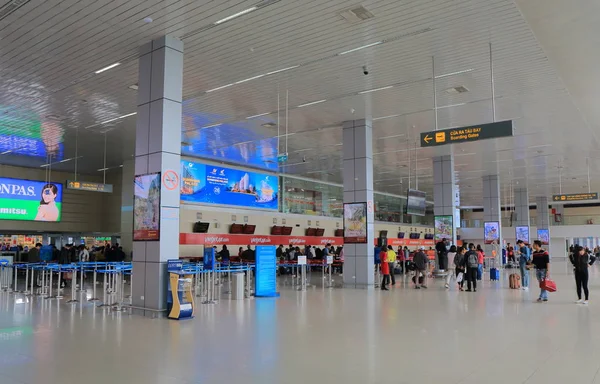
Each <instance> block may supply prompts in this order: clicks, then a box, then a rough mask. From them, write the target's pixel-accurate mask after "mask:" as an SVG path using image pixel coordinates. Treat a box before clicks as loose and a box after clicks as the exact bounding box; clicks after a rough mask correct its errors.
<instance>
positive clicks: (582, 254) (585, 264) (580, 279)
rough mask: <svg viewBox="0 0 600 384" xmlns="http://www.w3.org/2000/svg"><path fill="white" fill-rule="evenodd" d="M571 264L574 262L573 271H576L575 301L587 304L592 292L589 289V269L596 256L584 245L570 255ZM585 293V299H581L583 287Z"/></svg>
mask: <svg viewBox="0 0 600 384" xmlns="http://www.w3.org/2000/svg"><path fill="white" fill-rule="evenodd" d="M569 259H570V260H571V264H573V272H574V273H575V285H576V287H577V298H578V300H577V301H576V302H575V303H577V304H585V305H587V303H588V300H589V297H590V292H589V289H588V280H589V271H588V268H589V266H590V265H592V264H594V261H596V258H595V257H594V256H592V255H590V254H589V253H588V252H587V251H586V250H585V249H584V248H583V247H577V248H576V249H575V250H574V252H573V254H572V255H571V256H570V257H569ZM582 288H583V293H584V295H585V300H582V299H581V289H582Z"/></svg>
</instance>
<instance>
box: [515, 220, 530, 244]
mask: <svg viewBox="0 0 600 384" xmlns="http://www.w3.org/2000/svg"><path fill="white" fill-rule="evenodd" d="M515 234H516V236H517V237H516V239H517V241H519V240H523V241H524V242H525V244H529V226H527V225H520V226H517V227H515Z"/></svg>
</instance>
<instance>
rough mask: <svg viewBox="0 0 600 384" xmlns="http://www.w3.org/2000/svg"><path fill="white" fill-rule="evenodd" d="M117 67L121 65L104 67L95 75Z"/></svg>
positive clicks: (115, 64)
mask: <svg viewBox="0 0 600 384" xmlns="http://www.w3.org/2000/svg"><path fill="white" fill-rule="evenodd" d="M119 65H121V63H114V64H111V65H109V66H108V67H104V68H102V69H99V70H97V71H96V72H95V73H96V74H99V73H102V72H104V71H108V70H109V69H113V68H114V67H116V66H119Z"/></svg>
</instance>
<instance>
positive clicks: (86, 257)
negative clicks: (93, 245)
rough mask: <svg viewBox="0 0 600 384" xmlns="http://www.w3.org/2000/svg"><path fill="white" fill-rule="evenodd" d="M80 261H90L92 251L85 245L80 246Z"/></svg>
mask: <svg viewBox="0 0 600 384" xmlns="http://www.w3.org/2000/svg"><path fill="white" fill-rule="evenodd" d="M79 261H83V262H88V261H90V252H89V251H88V250H87V248H86V247H85V245H83V244H82V245H80V246H79Z"/></svg>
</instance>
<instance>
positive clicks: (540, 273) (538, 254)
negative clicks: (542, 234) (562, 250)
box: [531, 240, 550, 303]
mask: <svg viewBox="0 0 600 384" xmlns="http://www.w3.org/2000/svg"><path fill="white" fill-rule="evenodd" d="M531 261H532V263H533V266H534V267H535V276H536V277H537V279H538V281H539V282H540V283H541V282H542V281H544V280H546V279H547V278H549V277H550V255H549V254H548V252H546V250H545V249H543V248H542V242H541V241H539V240H535V241H534V242H533V255H532V257H531ZM546 301H548V291H546V290H545V289H543V288H540V297H539V298H538V299H537V302H538V303H541V302H546Z"/></svg>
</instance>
